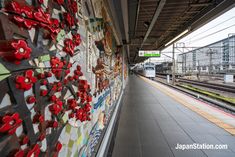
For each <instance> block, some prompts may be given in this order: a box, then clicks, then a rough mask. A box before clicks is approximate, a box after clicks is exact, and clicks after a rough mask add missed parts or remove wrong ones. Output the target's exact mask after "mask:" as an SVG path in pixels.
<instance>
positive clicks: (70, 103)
mask: <svg viewBox="0 0 235 157" xmlns="http://www.w3.org/2000/svg"><path fill="white" fill-rule="evenodd" d="M67 104H68V108H69V109H70V110H74V109H75V108H76V107H77V106H78V104H77V101H76V100H75V99H69V100H67Z"/></svg>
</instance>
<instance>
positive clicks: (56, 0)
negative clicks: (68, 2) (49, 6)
mask: <svg viewBox="0 0 235 157" xmlns="http://www.w3.org/2000/svg"><path fill="white" fill-rule="evenodd" d="M54 1H55V2H56V3H58V4H59V5H61V4H63V3H64V0H54Z"/></svg>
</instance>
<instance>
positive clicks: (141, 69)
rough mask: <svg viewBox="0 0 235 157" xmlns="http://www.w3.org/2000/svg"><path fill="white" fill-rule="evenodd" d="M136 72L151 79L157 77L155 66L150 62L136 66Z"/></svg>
mask: <svg viewBox="0 0 235 157" xmlns="http://www.w3.org/2000/svg"><path fill="white" fill-rule="evenodd" d="M135 72H137V73H139V74H140V75H143V76H145V77H147V78H151V79H153V78H154V77H156V71H155V64H154V63H150V62H147V63H144V64H140V65H138V66H136V68H135Z"/></svg>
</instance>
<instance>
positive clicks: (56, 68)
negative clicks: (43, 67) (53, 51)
mask: <svg viewBox="0 0 235 157" xmlns="http://www.w3.org/2000/svg"><path fill="white" fill-rule="evenodd" d="M50 63H51V68H52V70H51V71H52V73H53V74H54V75H55V76H56V77H61V75H62V70H63V67H64V62H63V61H61V60H60V59H59V58H57V57H52V58H51V60H50Z"/></svg>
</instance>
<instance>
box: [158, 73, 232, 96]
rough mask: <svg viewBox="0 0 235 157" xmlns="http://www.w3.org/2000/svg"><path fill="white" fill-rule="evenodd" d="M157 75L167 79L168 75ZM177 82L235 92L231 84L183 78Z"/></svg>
mask: <svg viewBox="0 0 235 157" xmlns="http://www.w3.org/2000/svg"><path fill="white" fill-rule="evenodd" d="M157 77H159V78H164V79H166V76H161V75H157ZM177 82H181V83H187V84H192V85H197V86H201V87H206V88H212V89H217V90H220V91H225V92H231V93H235V87H233V86H229V85H223V84H215V83H208V82H200V81H195V80H188V79H182V78H178V79H177Z"/></svg>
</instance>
